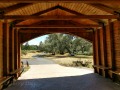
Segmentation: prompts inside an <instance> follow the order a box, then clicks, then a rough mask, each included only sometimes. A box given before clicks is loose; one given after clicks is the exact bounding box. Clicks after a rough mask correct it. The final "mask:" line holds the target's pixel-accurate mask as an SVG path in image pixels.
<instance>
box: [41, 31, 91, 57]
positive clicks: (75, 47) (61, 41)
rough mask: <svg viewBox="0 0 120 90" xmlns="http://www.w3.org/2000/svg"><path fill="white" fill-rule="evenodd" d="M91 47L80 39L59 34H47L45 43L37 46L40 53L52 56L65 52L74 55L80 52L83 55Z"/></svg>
mask: <svg viewBox="0 0 120 90" xmlns="http://www.w3.org/2000/svg"><path fill="white" fill-rule="evenodd" d="M91 47H92V44H91V43H90V42H88V41H86V40H84V39H82V38H78V37H75V36H71V35H68V34H61V33H55V34H49V35H48V37H47V38H46V40H45V42H40V44H39V50H40V51H45V52H48V53H52V55H55V54H56V53H59V54H64V53H65V52H68V53H69V54H70V55H74V54H77V53H79V52H80V51H81V52H82V54H84V53H85V51H86V52H89V51H90V48H91Z"/></svg>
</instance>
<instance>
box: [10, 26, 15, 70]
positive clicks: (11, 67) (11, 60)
mask: <svg viewBox="0 0 120 90" xmlns="http://www.w3.org/2000/svg"><path fill="white" fill-rule="evenodd" d="M9 30H10V31H9V36H10V37H9V71H10V72H12V71H13V69H14V67H13V65H14V63H13V55H12V54H13V50H12V49H13V48H12V44H13V39H12V35H13V33H12V30H13V27H12V26H10V27H9Z"/></svg>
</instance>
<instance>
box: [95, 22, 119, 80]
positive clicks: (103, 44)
mask: <svg viewBox="0 0 120 90" xmlns="http://www.w3.org/2000/svg"><path fill="white" fill-rule="evenodd" d="M94 39H95V40H94V41H95V42H94V43H95V44H93V45H94V51H95V52H94V58H95V59H96V60H95V63H94V64H95V65H97V66H98V67H97V68H95V69H97V72H96V73H99V74H100V75H102V76H104V77H110V78H112V74H111V73H110V72H109V70H108V71H104V69H100V68H99V66H102V67H110V68H112V70H117V69H120V21H114V22H111V21H109V24H108V25H106V26H105V27H104V26H103V28H101V29H99V30H98V29H97V30H95V34H94Z"/></svg>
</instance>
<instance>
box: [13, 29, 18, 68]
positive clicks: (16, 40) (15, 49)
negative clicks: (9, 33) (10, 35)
mask: <svg viewBox="0 0 120 90" xmlns="http://www.w3.org/2000/svg"><path fill="white" fill-rule="evenodd" d="M17 43H18V33H17V29H16V28H15V29H14V69H18V46H17V45H18V44H17Z"/></svg>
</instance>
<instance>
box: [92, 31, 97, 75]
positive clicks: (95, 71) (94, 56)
mask: <svg viewBox="0 0 120 90" xmlns="http://www.w3.org/2000/svg"><path fill="white" fill-rule="evenodd" d="M93 53H94V54H93V59H94V60H93V61H94V65H96V64H97V63H96V44H95V30H94V29H93ZM94 73H97V68H94Z"/></svg>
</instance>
